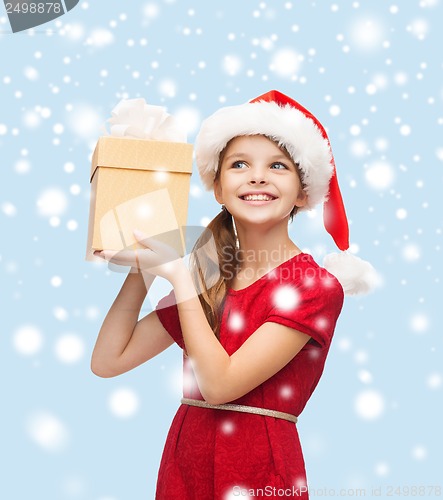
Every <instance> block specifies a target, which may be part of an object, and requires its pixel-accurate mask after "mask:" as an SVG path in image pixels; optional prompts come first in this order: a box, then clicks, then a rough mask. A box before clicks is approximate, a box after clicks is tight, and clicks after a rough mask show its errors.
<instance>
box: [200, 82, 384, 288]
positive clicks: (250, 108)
mask: <svg viewBox="0 0 443 500" xmlns="http://www.w3.org/2000/svg"><path fill="white" fill-rule="evenodd" d="M245 135H264V136H266V137H269V138H270V139H272V140H273V141H275V142H277V143H278V144H279V146H283V147H285V148H286V150H287V151H288V153H289V155H290V156H291V158H292V160H293V161H294V163H296V164H297V165H298V166H299V169H300V171H301V176H302V182H303V185H304V190H305V192H306V194H307V204H306V206H305V207H303V208H304V209H311V208H313V207H314V206H315V205H317V204H319V203H323V220H324V225H325V228H326V230H327V231H328V233H329V234H330V235H331V236H332V238H333V240H334V242H335V244H336V245H337V247H338V248H339V249H340V250H342V252H340V253H333V254H329V255H327V256H326V257H325V259H324V263H323V265H324V267H325V268H326V269H327V270H328V271H329V272H330V273H331V274H333V275H334V276H336V278H337V279H338V280H339V282H340V283H341V285H342V287H343V289H344V291H345V293H346V294H347V295H356V294H361V293H367V292H368V291H369V290H371V289H372V288H373V287H374V286H375V284H376V282H377V273H376V272H375V270H374V268H373V267H372V266H371V264H369V263H368V262H366V261H364V260H362V259H360V258H359V257H357V256H355V255H352V254H351V253H350V252H349V251H347V250H348V249H349V226H348V219H347V217H346V211H345V207H344V204H343V199H342V196H341V192H340V188H339V185H338V179H337V173H336V170H335V162H334V157H333V155H332V150H331V146H330V143H329V139H328V136H327V134H326V131H325V129H324V127H323V126H322V124H321V123H320V122H319V121H318V120H317V118H316V117H315V116H314V115H312V114H311V113H310V112H309V111H308V110H307V109H306V108H304V107H303V106H301V105H300V104H299V103H298V102H296V101H294V100H293V99H291V98H290V97H288V96H286V95H284V94H282V93H281V92H278V91H276V90H271V91H270V92H267V93H266V94H263V95H261V96H259V97H257V98H255V99H253V100H252V101H250V102H248V103H246V104H242V105H239V106H229V107H225V108H221V109H219V110H218V111H216V112H215V113H214V114H213V115H211V116H210V117H209V118H207V119H206V120H205V121H204V122H203V123H202V126H201V129H200V132H199V134H198V136H197V139H196V144H195V150H196V161H197V166H198V170H199V173H200V176H201V179H202V182H203V184H204V186H205V187H206V189H208V190H210V189H212V188H213V185H214V178H215V174H216V172H217V169H218V163H219V157H220V153H221V152H222V151H223V149H224V148H225V147H226V145H227V143H228V142H229V141H230V140H231V139H233V138H234V137H237V136H245Z"/></svg>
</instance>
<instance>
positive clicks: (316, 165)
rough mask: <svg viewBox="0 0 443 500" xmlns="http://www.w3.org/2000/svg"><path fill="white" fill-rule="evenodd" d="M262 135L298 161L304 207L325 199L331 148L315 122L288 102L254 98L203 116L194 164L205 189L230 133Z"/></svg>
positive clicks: (231, 136) (208, 184) (327, 187)
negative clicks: (204, 117)
mask: <svg viewBox="0 0 443 500" xmlns="http://www.w3.org/2000/svg"><path fill="white" fill-rule="evenodd" d="M244 135H264V136H266V137H269V138H270V139H272V140H274V141H275V142H277V143H278V144H279V146H284V147H285V148H286V149H287V151H288V153H289V155H290V156H291V158H292V160H293V161H294V163H296V164H298V165H299V168H300V171H301V174H302V182H303V184H304V186H305V191H306V194H307V197H308V201H307V205H306V207H304V208H308V209H309V208H313V207H314V206H315V205H317V204H318V203H321V202H323V201H325V199H327V195H328V189H329V180H330V178H331V176H332V172H333V166H332V163H331V161H332V152H331V149H330V146H329V143H328V141H327V139H325V138H324V137H323V136H322V133H321V131H320V129H319V128H318V127H317V125H316V124H315V123H314V122H313V120H311V119H310V118H308V117H307V116H305V115H304V114H303V113H302V112H301V111H299V110H298V109H295V108H294V107H292V106H291V105H289V104H288V105H285V106H279V105H278V104H277V103H275V102H266V101H258V102H252V103H246V104H242V105H240V106H229V107H225V108H221V109H219V110H218V111H216V112H215V113H214V114H213V115H211V116H210V117H209V118H207V119H206V120H205V121H204V122H203V123H202V126H201V129H200V132H199V134H198V136H197V139H196V144H195V152H196V161H197V167H198V170H199V172H200V176H201V179H202V182H203V184H204V186H205V187H206V189H208V190H209V189H212V187H213V184H214V177H215V174H216V172H217V169H218V162H219V157H220V153H221V152H222V151H223V149H224V148H225V147H226V144H227V143H228V142H229V141H230V140H231V139H233V138H234V137H238V136H244Z"/></svg>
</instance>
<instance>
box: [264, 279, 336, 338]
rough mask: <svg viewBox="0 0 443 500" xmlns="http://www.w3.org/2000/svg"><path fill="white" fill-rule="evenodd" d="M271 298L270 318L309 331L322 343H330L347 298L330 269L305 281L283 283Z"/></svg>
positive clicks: (312, 336) (311, 335) (272, 320)
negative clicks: (328, 271) (322, 274)
mask: <svg viewBox="0 0 443 500" xmlns="http://www.w3.org/2000/svg"><path fill="white" fill-rule="evenodd" d="M270 299H271V309H270V311H269V315H268V317H267V319H266V321H267V322H273V323H279V324H281V325H284V326H288V327H290V328H294V329H295V330H298V331H299V332H302V333H305V334H306V335H309V336H310V337H311V338H312V339H313V340H312V341H314V343H315V344H316V345H319V346H320V347H326V346H329V344H330V343H331V340H332V336H333V335H334V329H335V324H336V322H337V319H338V316H339V314H340V311H341V309H342V306H343V299H344V293H343V288H342V286H341V285H340V283H339V282H338V281H337V279H336V278H335V277H334V276H332V275H330V274H329V273H328V275H327V276H322V277H319V278H317V279H315V280H303V282H302V283H301V284H295V283H292V284H291V283H284V284H281V285H279V286H277V287H276V288H275V289H274V290H273V292H272V295H271V297H270ZM312 341H310V342H311V343H312Z"/></svg>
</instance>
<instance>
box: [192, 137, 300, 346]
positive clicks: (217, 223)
mask: <svg viewBox="0 0 443 500" xmlns="http://www.w3.org/2000/svg"><path fill="white" fill-rule="evenodd" d="M271 140H272V139H271ZM273 142H275V141H273ZM229 143H230V142H228V144H227V145H226V146H225V148H224V150H223V151H222V152H221V153H220V158H219V162H218V168H217V172H216V174H215V179H214V182H216V181H218V179H219V178H220V171H221V164H222V162H223V158H224V156H225V152H226V149H227V148H228V146H229ZM276 144H277V146H279V148H280V149H281V150H282V151H283V153H284V154H285V155H286V156H287V157H288V159H290V160H291V161H292V158H291V157H290V155H289V153H288V152H287V151H286V148H284V147H282V146H280V145H279V144H278V143H276ZM296 167H297V171H298V173H299V177H300V179H301V175H300V171H299V168H298V165H296ZM297 209H298V207H296V206H294V208H293V209H292V211H291V213H290V216H289V221H290V222H292V220H293V218H294V216H295V214H296V213H297ZM240 261H241V259H240V250H239V248H238V245H237V236H236V234H235V229H234V222H233V219H232V215H231V214H230V213H229V211H228V210H227V209H226V207H224V206H223V207H222V210H221V212H220V213H219V214H218V215H216V216H215V217H214V218H213V219H212V220H211V222H210V223H209V224H208V225H207V227H206V230H205V231H204V232H203V234H202V235H201V236H200V237H199V238H198V240H197V241H196V243H195V245H194V247H193V249H192V252H191V254H190V260H189V263H190V270H191V275H192V277H193V281H194V285H195V287H196V289H197V290H199V299H200V303H201V305H202V308H203V311H204V313H205V315H206V318H207V320H208V323H209V325H210V326H211V328H212V330H213V332H214V333H215V335H216V337H217V338H220V325H221V319H222V313H223V308H224V304H225V300H226V295H227V293H228V290H229V288H230V286H231V284H232V282H233V280H234V278H235V277H236V276H237V273H238V272H239V270H240Z"/></svg>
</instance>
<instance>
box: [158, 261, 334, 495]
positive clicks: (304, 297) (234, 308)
mask: <svg viewBox="0 0 443 500" xmlns="http://www.w3.org/2000/svg"><path fill="white" fill-rule="evenodd" d="M342 305H343V289H342V287H341V285H340V284H339V283H338V281H337V280H336V278H335V277H333V276H332V275H331V274H329V273H328V272H327V271H326V270H325V269H323V268H321V267H320V266H318V265H317V264H316V263H315V261H314V260H313V258H312V257H311V256H310V255H308V254H305V253H301V254H299V255H296V256H294V257H292V258H291V259H289V260H288V261H286V262H284V263H283V264H281V265H280V266H278V267H277V268H275V269H273V270H272V271H270V272H269V273H267V274H265V275H264V276H262V277H261V278H260V279H258V280H257V281H255V282H254V283H252V284H251V285H249V286H248V287H246V288H244V289H242V290H233V289H231V290H230V291H229V292H228V295H227V297H226V302H225V307H224V311H223V317H222V323H221V329H220V343H221V344H222V346H223V347H224V349H225V350H226V352H227V353H228V354H229V355H232V354H233V353H234V352H235V351H236V350H237V349H238V348H239V347H240V346H241V345H242V344H243V343H244V342H245V341H246V339H247V338H248V337H249V336H250V335H252V334H253V333H254V331H255V330H257V328H258V327H259V326H260V325H262V324H263V323H265V322H268V321H269V322H273V323H279V324H282V325H285V326H289V327H291V328H294V329H295V330H298V331H300V332H303V333H306V334H307V335H310V336H311V339H310V340H309V342H308V343H307V344H306V345H305V346H304V347H303V349H302V350H301V351H300V352H299V353H298V354H297V355H296V356H295V357H294V358H293V359H292V360H291V361H290V362H289V363H288V364H287V365H286V366H285V367H284V368H282V369H281V370H280V371H279V372H278V373H276V374H275V375H274V376H273V377H271V378H270V379H268V380H267V381H265V382H263V383H262V384H261V385H259V386H258V387H256V388H255V389H253V390H252V391H250V392H249V393H247V394H245V395H244V396H242V397H241V398H239V399H236V400H235V401H234V402H235V403H236V404H242V405H248V406H257V407H261V408H269V409H273V410H279V411H282V412H285V413H291V414H293V415H297V416H298V415H300V414H301V412H302V410H303V408H304V407H305V405H306V403H307V401H308V399H309V398H310V396H311V394H312V392H313V391H314V389H315V387H316V386H317V383H318V381H319V379H320V376H321V374H322V372H323V367H324V364H325V360H326V356H327V353H328V350H329V346H330V343H331V339H332V336H333V333H334V328H335V323H336V321H337V318H338V315H339V314H340V311H341V308H342ZM156 312H157V314H158V317H159V319H160V321H161V323H162V324H163V326H164V327H165V329H166V330H167V331H168V332H169V334H170V335H171V337H172V338H173V339H174V340H175V342H177V344H178V345H179V346H180V347H181V348H184V341H183V336H182V332H181V328H180V321H179V316H178V310H177V306H176V305H175V302H174V292H173V291H172V292H171V293H170V294H169V295H168V296H167V297H164V298H163V299H161V301H160V302H159V303H158V305H157V308H156ZM183 370H184V372H183V380H184V387H183V396H184V397H187V398H193V399H203V397H202V395H201V394H200V391H199V389H198V385H197V382H196V380H195V377H194V374H193V371H192V368H191V366H190V363H189V360H188V359H187V357H186V356H185V354H183ZM306 490H307V485H306V473H305V464H304V460H303V454H302V449H301V446H300V441H299V437H298V432H297V427H296V424H294V423H291V422H289V421H286V420H282V419H278V418H274V417H268V416H263V415H254V414H249V413H239V412H234V411H225V410H215V409H207V408H198V407H195V406H188V405H181V406H180V407H179V409H178V411H177V413H176V415H175V417H174V420H173V422H172V425H171V428H170V430H169V433H168V436H167V439H166V444H165V448H164V451H163V456H162V460H161V463H160V469H159V475H158V481H157V492H156V499H157V500H175V499H177V500H194V499H195V500H228V499H235V498H238V497H240V498H245V497H246V498H248V495H249V496H250V497H253V498H304V499H307V498H308V494H307V492H306Z"/></svg>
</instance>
